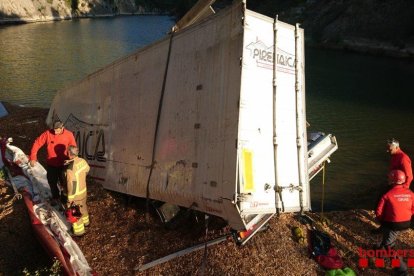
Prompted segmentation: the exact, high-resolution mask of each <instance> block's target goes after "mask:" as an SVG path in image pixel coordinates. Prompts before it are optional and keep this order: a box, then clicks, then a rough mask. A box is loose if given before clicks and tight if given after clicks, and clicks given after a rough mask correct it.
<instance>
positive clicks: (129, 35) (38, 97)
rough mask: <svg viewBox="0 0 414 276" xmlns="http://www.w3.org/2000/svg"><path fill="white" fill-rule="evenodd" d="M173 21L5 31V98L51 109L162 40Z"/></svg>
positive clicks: (1, 70)
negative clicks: (69, 89) (85, 81)
mask: <svg viewBox="0 0 414 276" xmlns="http://www.w3.org/2000/svg"><path fill="white" fill-rule="evenodd" d="M173 25H174V22H173V21H172V18H170V17H167V16H125V17H114V18H100V19H80V20H73V21H63V22H53V23H41V24H26V25H20V26H0V97H1V98H0V99H1V100H3V101H8V102H12V103H17V104H22V105H26V106H38V107H49V105H50V103H51V101H52V99H53V96H54V94H55V92H56V91H57V90H59V89H61V88H63V87H65V86H66V85H69V84H70V83H72V82H73V81H75V80H80V79H82V78H84V77H85V76H86V75H87V74H90V73H92V72H94V71H96V70H97V69H99V68H101V67H103V66H105V65H107V64H108V63H111V62H112V61H114V60H116V59H118V58H120V57H122V56H124V55H126V54H128V53H131V52H132V51H134V50H136V49H137V48H139V47H142V46H145V45H148V44H149V43H151V42H154V41H156V40H158V39H160V38H162V37H164V36H165V34H166V33H167V32H168V31H169V30H170V29H171V27H172V26H173Z"/></svg>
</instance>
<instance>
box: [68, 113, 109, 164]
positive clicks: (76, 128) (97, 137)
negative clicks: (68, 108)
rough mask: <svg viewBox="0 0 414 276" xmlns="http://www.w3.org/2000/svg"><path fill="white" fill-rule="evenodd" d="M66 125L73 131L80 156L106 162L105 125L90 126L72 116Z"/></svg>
mask: <svg viewBox="0 0 414 276" xmlns="http://www.w3.org/2000/svg"><path fill="white" fill-rule="evenodd" d="M65 125H66V126H67V127H68V129H71V130H72V131H73V134H74V135H75V140H76V143H77V144H78V147H79V154H80V155H81V156H82V157H84V158H85V159H87V160H89V161H98V162H106V158H105V133H104V131H103V129H102V128H101V127H102V126H103V125H95V124H88V123H86V122H83V121H81V120H79V119H78V118H76V117H75V116H74V115H73V114H70V115H69V117H68V118H67V120H66V122H65Z"/></svg>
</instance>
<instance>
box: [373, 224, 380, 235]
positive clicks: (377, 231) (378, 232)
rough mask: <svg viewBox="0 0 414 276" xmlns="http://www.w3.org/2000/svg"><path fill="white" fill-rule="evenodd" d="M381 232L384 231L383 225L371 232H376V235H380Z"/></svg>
mask: <svg viewBox="0 0 414 276" xmlns="http://www.w3.org/2000/svg"><path fill="white" fill-rule="evenodd" d="M381 233H382V226H380V227H377V228H375V229H372V230H371V234H374V235H379V234H381Z"/></svg>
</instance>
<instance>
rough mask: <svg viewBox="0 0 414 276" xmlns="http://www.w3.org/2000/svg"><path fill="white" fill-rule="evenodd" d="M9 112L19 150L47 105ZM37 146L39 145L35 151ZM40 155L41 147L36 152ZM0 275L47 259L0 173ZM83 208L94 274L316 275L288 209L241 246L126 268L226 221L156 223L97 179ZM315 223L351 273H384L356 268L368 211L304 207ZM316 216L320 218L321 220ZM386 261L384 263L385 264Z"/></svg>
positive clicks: (408, 235) (407, 235)
mask: <svg viewBox="0 0 414 276" xmlns="http://www.w3.org/2000/svg"><path fill="white" fill-rule="evenodd" d="M6 108H7V109H8V110H9V112H10V115H8V116H6V117H3V118H0V136H3V137H13V139H14V144H15V145H16V146H19V147H20V148H22V149H23V151H25V152H26V153H28V151H29V150H30V148H31V145H32V143H33V141H34V139H35V138H36V137H37V135H38V134H40V133H41V132H42V131H43V130H44V129H46V125H45V123H44V120H45V118H46V115H47V110H45V109H39V108H22V107H16V106H11V105H8V104H6ZM43 154H44V153H43ZM39 160H40V161H41V162H42V160H44V155H43V157H42V155H41V157H40V158H39ZM0 194H1V195H0V240H1V243H0V275H21V272H22V271H23V269H24V268H27V269H28V270H29V271H34V270H36V269H39V268H42V267H47V266H50V264H51V261H50V260H49V258H48V256H47V255H46V253H45V252H44V250H43V249H42V247H41V245H40V244H39V243H38V242H37V240H36V238H35V236H34V234H33V232H32V229H31V226H30V221H29V219H28V215H27V212H26V209H25V206H24V203H23V201H22V200H16V199H15V198H14V197H13V190H12V189H11V188H10V187H8V186H7V185H6V184H5V182H4V181H0ZM88 208H89V212H90V217H91V225H90V226H89V227H88V228H87V233H86V234H85V235H84V236H82V237H75V238H74V239H75V241H76V242H77V243H78V244H79V246H80V248H81V249H82V251H83V253H84V255H85V257H86V259H87V260H88V263H89V265H90V266H91V267H92V268H93V269H94V270H95V271H96V272H97V273H98V275H324V274H325V271H324V270H323V269H322V268H321V267H320V266H319V265H318V264H317V263H316V262H315V261H314V260H313V259H310V258H309V254H308V252H307V245H306V243H299V242H297V241H296V240H295V239H294V236H293V235H292V229H293V228H294V227H300V228H301V229H302V230H303V231H304V233H306V229H307V227H309V226H308V225H304V224H301V223H300V222H299V221H298V220H297V216H296V215H295V214H282V215H281V216H280V217H274V218H272V219H271V220H270V222H269V228H268V229H267V230H265V231H262V232H260V233H258V234H257V235H256V236H255V237H253V238H252V239H251V240H250V241H249V242H248V243H247V244H246V245H245V246H237V245H236V244H235V243H234V241H233V240H232V239H228V240H226V241H223V242H221V243H219V244H217V245H213V246H211V247H209V248H208V250H207V252H204V249H202V250H199V251H196V252H193V253H190V254H188V255H185V256H182V257H178V258H176V259H173V260H171V261H169V262H166V263H163V264H160V265H157V266H155V267H153V268H150V269H148V270H146V271H144V272H138V271H136V270H135V269H134V268H135V267H139V266H140V265H143V264H146V263H148V262H151V261H153V260H156V259H158V258H161V257H163V256H166V255H168V254H171V253H174V252H176V251H179V250H182V249H185V248H188V247H190V246H193V245H196V244H199V243H202V242H204V241H206V240H210V239H213V238H217V237H220V236H222V235H226V234H228V233H229V231H228V230H229V229H228V227H227V226H226V223H225V222H224V221H222V220H221V219H219V218H215V217H212V218H211V219H210V221H209V227H208V231H207V233H206V231H205V221H204V216H202V215H200V214H194V213H186V216H184V217H182V218H181V219H180V221H179V222H178V223H176V225H175V227H168V228H167V227H165V226H164V225H162V224H161V222H160V220H159V219H158V217H157V216H156V214H155V212H153V211H152V210H149V211H148V212H147V210H146V204H145V199H139V198H133V197H128V196H125V195H122V194H119V193H115V192H111V191H107V190H105V189H103V188H102V186H101V185H99V183H95V182H92V181H89V182H88ZM308 215H309V216H310V217H311V218H313V219H314V220H315V221H316V222H317V224H316V225H317V227H318V228H321V229H323V230H324V231H326V232H327V233H329V235H330V236H331V238H332V240H333V243H334V246H335V247H336V248H337V249H338V251H339V254H340V256H342V258H343V260H344V262H345V265H346V266H348V267H351V268H352V269H354V271H355V272H357V274H358V275H390V273H391V270H390V269H389V268H386V269H378V268H374V265H373V264H371V265H370V268H369V269H365V270H361V269H358V260H359V255H358V248H359V247H361V248H363V249H369V248H372V245H373V244H375V243H376V242H378V241H379V239H380V237H379V236H373V235H372V234H370V230H371V229H372V228H373V227H375V222H374V217H373V212H372V211H367V210H350V211H341V212H329V213H325V214H324V218H325V219H323V220H322V219H321V214H317V213H309V214H308ZM321 221H323V223H322V222H321ZM413 243H414V231H413V230H411V229H410V230H408V231H406V232H404V234H403V235H401V237H400V239H399V244H398V245H397V247H398V248H399V249H403V248H410V245H412V244H413ZM205 253H206V254H205ZM388 267H389V266H388Z"/></svg>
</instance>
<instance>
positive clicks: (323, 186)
mask: <svg viewBox="0 0 414 276" xmlns="http://www.w3.org/2000/svg"><path fill="white" fill-rule="evenodd" d="M324 204H325V162H324V163H323V166H322V201H321V217H322V218H324V217H325V216H324V214H323V206H324Z"/></svg>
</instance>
